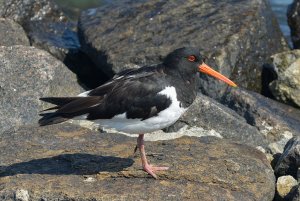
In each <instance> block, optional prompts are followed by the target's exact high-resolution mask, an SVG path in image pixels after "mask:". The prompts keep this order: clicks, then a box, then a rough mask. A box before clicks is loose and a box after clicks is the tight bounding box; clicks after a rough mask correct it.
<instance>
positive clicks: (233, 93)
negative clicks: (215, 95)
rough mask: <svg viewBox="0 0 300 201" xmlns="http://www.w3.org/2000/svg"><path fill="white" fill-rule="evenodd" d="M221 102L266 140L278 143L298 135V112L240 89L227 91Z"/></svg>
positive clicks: (299, 120) (299, 126) (299, 124)
mask: <svg viewBox="0 0 300 201" xmlns="http://www.w3.org/2000/svg"><path fill="white" fill-rule="evenodd" d="M221 102H222V103H223V104H224V105H226V106H228V107H229V108H231V109H233V110H234V111H236V112H237V113H238V114H239V115H240V116H242V117H243V118H245V120H246V121H247V123H248V124H250V125H252V126H254V127H256V128H257V129H258V130H259V132H260V133H262V134H263V135H264V136H265V137H266V139H267V140H268V141H269V142H270V143H271V142H279V143H278V144H277V145H278V146H282V147H281V148H280V149H283V144H282V143H281V141H282V140H286V138H287V136H299V135H300V110H298V109H296V108H293V107H291V106H288V105H284V104H282V103H279V102H276V101H274V100H272V99H269V98H266V97H264V96H262V95H260V94H258V93H255V92H250V91H247V90H244V89H240V88H234V89H231V90H229V91H228V93H226V95H225V96H224V97H223V98H222V100H221Z"/></svg>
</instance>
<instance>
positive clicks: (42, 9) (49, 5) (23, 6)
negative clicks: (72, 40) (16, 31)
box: [0, 0, 67, 29]
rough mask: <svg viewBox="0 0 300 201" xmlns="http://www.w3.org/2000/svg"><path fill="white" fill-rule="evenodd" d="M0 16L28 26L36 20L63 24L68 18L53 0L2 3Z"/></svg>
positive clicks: (20, 0)
mask: <svg viewBox="0 0 300 201" xmlns="http://www.w3.org/2000/svg"><path fill="white" fill-rule="evenodd" d="M0 16H1V17H4V18H10V19H13V20H15V21H16V22H19V23H20V24H21V25H22V26H23V27H25V29H26V24H27V23H28V22H30V21H34V20H42V19H49V20H50V19H51V21H56V22H61V21H65V20H66V19H67V18H66V16H65V15H64V14H63V12H62V11H61V9H60V8H59V7H58V6H57V5H56V4H55V3H54V1H51V0H26V1H24V0H5V1H0Z"/></svg>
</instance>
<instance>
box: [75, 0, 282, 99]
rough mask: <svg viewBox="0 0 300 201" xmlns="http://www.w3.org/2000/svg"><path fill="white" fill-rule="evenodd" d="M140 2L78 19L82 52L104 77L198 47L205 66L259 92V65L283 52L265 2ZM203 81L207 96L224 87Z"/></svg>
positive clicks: (94, 11)
mask: <svg viewBox="0 0 300 201" xmlns="http://www.w3.org/2000/svg"><path fill="white" fill-rule="evenodd" d="M142 2H143V3H141V2H140V1H139V2H137V1H129V2H127V1H122V3H120V2H119V3H117V4H108V5H106V6H103V7H100V8H97V9H90V10H87V11H85V12H83V13H82V15H81V17H80V22H79V34H80V41H81V43H82V46H83V49H84V51H85V52H86V53H87V54H88V55H89V56H90V57H91V58H92V59H93V61H94V62H95V63H96V64H97V65H99V67H101V68H102V69H103V71H104V72H105V73H106V74H107V75H109V76H112V74H113V73H115V72H118V71H120V70H121V69H124V68H130V67H137V66H141V65H145V64H153V63H158V62H161V60H162V58H163V57H164V56H165V55H166V54H167V53H169V52H170V51H171V50H174V49H177V48H179V47H182V46H197V47H199V48H200V49H201V50H203V53H204V54H205V55H206V56H208V58H211V60H208V62H207V63H208V64H210V65H211V66H214V67H215V68H216V69H217V70H219V71H221V72H222V73H223V74H225V75H227V76H229V77H231V78H232V79H233V80H235V81H236V82H237V83H238V84H240V85H241V86H244V87H247V88H249V89H255V90H258V91H259V88H260V74H261V72H260V69H261V65H262V64H263V63H265V62H266V58H268V57H269V56H271V55H272V54H273V53H276V52H281V51H282V50H283V49H284V48H285V47H286V44H285V42H284V41H283V38H282V35H281V33H280V31H279V29H278V25H277V23H276V20H275V19H274V17H273V14H272V12H271V10H270V6H269V5H268V3H267V1H265V0H262V1H256V0H249V1H234V0H230V1H226V2H221V1H220V2H218V3H216V2H215V1H211V0H204V1H201V2H200V1H190V2H188V3H186V1H184V0H180V1H162V0H155V1H147V2H144V1H142ZM241 19H243V20H242V21H241ZM241 75H242V76H241ZM203 82H204V83H202V86H203V88H202V90H203V91H205V93H206V94H209V95H210V96H212V97H218V96H221V95H222V94H223V92H224V90H225V88H226V87H225V85H224V84H220V82H218V81H216V80H215V79H212V78H209V77H207V76H205V79H204V80H203ZM208 85H209V86H210V87H207V86H208Z"/></svg>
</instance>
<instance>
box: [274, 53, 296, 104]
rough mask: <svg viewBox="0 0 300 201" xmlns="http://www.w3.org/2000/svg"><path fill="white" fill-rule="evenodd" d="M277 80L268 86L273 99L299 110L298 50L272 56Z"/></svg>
mask: <svg viewBox="0 0 300 201" xmlns="http://www.w3.org/2000/svg"><path fill="white" fill-rule="evenodd" d="M272 60H273V68H274V70H275V72H276V73H277V77H278V78H277V79H276V80H274V81H272V82H271V83H270V84H269V87H270V90H271V92H272V94H273V96H274V97H275V99H277V100H279V101H281V102H283V103H287V104H290V105H293V106H296V107H299V108H300V50H292V51H287V52H282V53H279V54H275V55H273V56H272Z"/></svg>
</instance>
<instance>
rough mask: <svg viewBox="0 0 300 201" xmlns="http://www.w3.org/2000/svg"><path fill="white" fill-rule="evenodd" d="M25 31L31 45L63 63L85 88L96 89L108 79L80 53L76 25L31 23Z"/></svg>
mask: <svg viewBox="0 0 300 201" xmlns="http://www.w3.org/2000/svg"><path fill="white" fill-rule="evenodd" d="M27 29H28V36H29V39H30V42H31V44H32V45H33V46H35V47H38V48H40V49H43V50H46V51H47V52H49V53H50V54H52V55H53V56H55V57H56V58H57V59H59V60H61V61H62V62H64V64H65V65H66V66H67V67H68V68H69V69H70V70H72V71H73V72H74V73H75V74H76V75H77V77H78V79H79V81H80V83H82V84H83V85H84V86H85V87H87V88H89V89H90V88H96V87H98V86H100V85H101V84H103V83H104V82H105V81H107V80H108V79H109V78H108V77H107V76H106V75H105V74H104V73H103V72H102V71H100V69H98V68H97V67H96V66H95V64H94V63H93V62H92V61H91V60H90V58H89V57H88V56H87V55H86V54H85V53H83V52H82V51H81V49H80V48H81V47H80V43H79V40H78V36H77V27H76V23H73V22H48V21H41V20H40V21H31V22H30V23H29V24H28V27H27Z"/></svg>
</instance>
